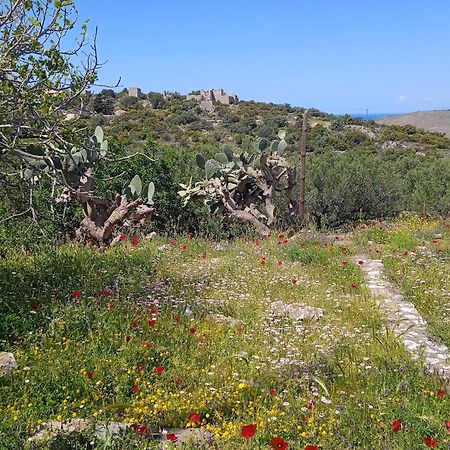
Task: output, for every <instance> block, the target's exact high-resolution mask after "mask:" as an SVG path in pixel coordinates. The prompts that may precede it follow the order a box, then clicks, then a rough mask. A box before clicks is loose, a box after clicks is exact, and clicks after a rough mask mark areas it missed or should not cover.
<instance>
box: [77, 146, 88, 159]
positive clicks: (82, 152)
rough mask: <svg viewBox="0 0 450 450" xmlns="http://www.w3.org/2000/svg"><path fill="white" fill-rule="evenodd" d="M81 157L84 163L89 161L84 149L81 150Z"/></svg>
mask: <svg viewBox="0 0 450 450" xmlns="http://www.w3.org/2000/svg"><path fill="white" fill-rule="evenodd" d="M79 155H80V156H81V158H82V161H83V162H86V161H87V160H88V154H87V151H86V150H85V149H84V148H83V149H81V150H80V152H79Z"/></svg>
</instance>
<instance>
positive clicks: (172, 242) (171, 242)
mask: <svg viewBox="0 0 450 450" xmlns="http://www.w3.org/2000/svg"><path fill="white" fill-rule="evenodd" d="M176 242H177V241H176V240H175V239H169V245H172V246H174V245H175V244H176Z"/></svg>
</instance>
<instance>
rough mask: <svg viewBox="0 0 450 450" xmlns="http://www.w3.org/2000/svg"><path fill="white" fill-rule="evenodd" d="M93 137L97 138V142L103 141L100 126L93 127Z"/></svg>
mask: <svg viewBox="0 0 450 450" xmlns="http://www.w3.org/2000/svg"><path fill="white" fill-rule="evenodd" d="M95 139H97V142H98V143H99V144H101V143H102V142H103V130H102V127H99V126H97V127H96V128H95Z"/></svg>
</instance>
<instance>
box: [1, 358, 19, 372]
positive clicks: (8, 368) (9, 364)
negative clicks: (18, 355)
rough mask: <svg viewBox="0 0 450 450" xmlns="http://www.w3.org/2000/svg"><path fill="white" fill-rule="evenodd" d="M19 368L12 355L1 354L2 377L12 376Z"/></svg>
mask: <svg viewBox="0 0 450 450" xmlns="http://www.w3.org/2000/svg"><path fill="white" fill-rule="evenodd" d="M17 367H19V366H18V365H17V362H16V359H15V358H14V355H13V354H12V353H8V352H0V377H1V376H8V375H11V374H12V373H13V372H14V370H16V369H17Z"/></svg>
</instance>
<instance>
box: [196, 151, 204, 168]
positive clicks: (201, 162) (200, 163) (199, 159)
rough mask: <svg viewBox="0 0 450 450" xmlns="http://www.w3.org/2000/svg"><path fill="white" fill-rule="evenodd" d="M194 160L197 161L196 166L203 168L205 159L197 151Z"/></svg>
mask: <svg viewBox="0 0 450 450" xmlns="http://www.w3.org/2000/svg"><path fill="white" fill-rule="evenodd" d="M195 162H196V163H197V166H198V167H200V169H204V168H205V163H206V159H205V158H204V156H203V155H202V154H201V153H197V155H195Z"/></svg>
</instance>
